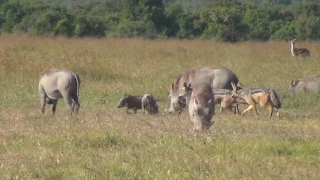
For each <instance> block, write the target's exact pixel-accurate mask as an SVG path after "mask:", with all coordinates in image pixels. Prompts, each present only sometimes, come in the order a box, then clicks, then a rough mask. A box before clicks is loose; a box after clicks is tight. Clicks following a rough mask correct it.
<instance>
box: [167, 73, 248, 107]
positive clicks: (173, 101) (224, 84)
mask: <svg viewBox="0 0 320 180" xmlns="http://www.w3.org/2000/svg"><path fill="white" fill-rule="evenodd" d="M231 82H233V83H234V84H236V85H237V86H242V85H241V83H240V82H239V79H238V77H237V75H236V74H235V73H234V72H232V71H231V70H230V69H228V68H226V67H220V68H197V69H190V70H188V71H186V72H184V73H182V74H180V75H179V76H178V77H177V79H176V81H175V82H174V83H172V84H171V89H170V92H169V95H168V99H169V101H170V107H169V113H172V112H180V111H181V110H182V109H183V108H184V106H185V99H184V98H183V97H181V96H179V91H180V89H181V88H182V87H183V84H184V83H187V84H189V83H191V84H192V85H193V84H194V83H197V84H198V83H206V84H209V85H210V86H211V88H215V89H230V90H232V86H231V84H230V83H231Z"/></svg>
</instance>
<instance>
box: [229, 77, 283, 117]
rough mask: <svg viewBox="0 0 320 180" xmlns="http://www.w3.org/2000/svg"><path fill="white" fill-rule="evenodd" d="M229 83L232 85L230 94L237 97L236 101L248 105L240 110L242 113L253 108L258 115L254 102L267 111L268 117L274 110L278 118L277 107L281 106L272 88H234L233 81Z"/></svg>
mask: <svg viewBox="0 0 320 180" xmlns="http://www.w3.org/2000/svg"><path fill="white" fill-rule="evenodd" d="M231 84H232V86H233V87H234V90H233V91H232V94H233V95H234V96H235V97H237V98H239V100H238V101H239V102H241V103H242V104H248V105H249V107H248V108H247V109H245V110H244V111H243V112H242V115H244V114H245V113H246V112H248V111H250V110H251V109H253V112H254V113H255V114H256V115H257V116H258V112H257V108H256V104H259V105H260V106H261V107H263V108H265V109H267V110H268V111H269V118H271V117H272V114H273V111H276V112H277V117H278V118H280V115H279V109H280V108H281V101H280V99H279V97H278V95H277V93H276V92H275V91H274V90H273V89H271V88H265V87H262V88H249V89H240V90H236V89H235V88H236V86H235V85H234V84H233V83H231Z"/></svg>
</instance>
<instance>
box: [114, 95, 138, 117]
mask: <svg viewBox="0 0 320 180" xmlns="http://www.w3.org/2000/svg"><path fill="white" fill-rule="evenodd" d="M122 107H127V113H128V109H132V110H133V112H134V113H135V114H136V113H137V110H138V109H142V96H131V95H127V96H123V97H122V98H121V99H120V101H119V104H118V108H122Z"/></svg>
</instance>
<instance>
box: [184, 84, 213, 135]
mask: <svg viewBox="0 0 320 180" xmlns="http://www.w3.org/2000/svg"><path fill="white" fill-rule="evenodd" d="M188 109H189V115H190V118H191V121H192V123H193V130H194V131H203V130H208V129H209V128H210V127H211V125H212V124H213V122H211V119H212V117H213V115H214V111H215V110H214V94H213V92H212V88H211V85H209V84H206V83H201V84H196V85H194V86H193V89H192V93H191V96H190V101H189V104H188Z"/></svg>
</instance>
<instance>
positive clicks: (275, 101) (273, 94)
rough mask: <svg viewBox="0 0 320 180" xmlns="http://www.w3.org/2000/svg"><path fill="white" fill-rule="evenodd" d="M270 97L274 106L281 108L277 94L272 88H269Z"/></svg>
mask: <svg viewBox="0 0 320 180" xmlns="http://www.w3.org/2000/svg"><path fill="white" fill-rule="evenodd" d="M270 99H271V102H272V104H273V105H274V106H275V108H277V109H280V108H281V101H280V99H279V96H278V95H277V93H276V91H274V90H273V89H270Z"/></svg>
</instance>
